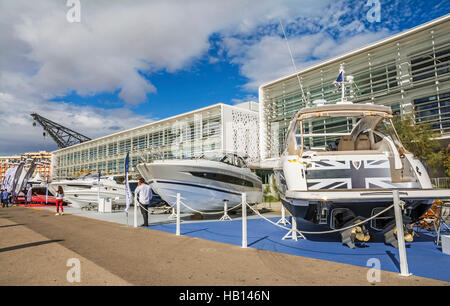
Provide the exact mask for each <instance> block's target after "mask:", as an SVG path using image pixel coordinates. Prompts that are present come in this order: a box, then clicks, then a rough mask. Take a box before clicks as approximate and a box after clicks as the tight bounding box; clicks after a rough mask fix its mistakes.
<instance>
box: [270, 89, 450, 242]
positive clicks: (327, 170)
mask: <svg viewBox="0 0 450 306" xmlns="http://www.w3.org/2000/svg"><path fill="white" fill-rule="evenodd" d="M342 86H344V84H342ZM392 118H393V115H392V110H391V108H390V107H387V106H383V105H374V104H354V103H352V102H351V101H347V100H346V99H345V97H344V90H343V94H342V100H341V101H339V102H337V103H336V104H325V103H324V101H320V104H316V105H315V106H313V107H306V108H303V109H301V110H300V111H298V113H297V114H296V115H295V117H294V118H293V120H292V121H291V123H290V126H289V129H288V133H287V138H286V146H285V151H284V153H283V154H282V156H281V158H280V163H279V166H278V167H277V168H276V169H275V173H276V176H275V178H276V182H277V185H278V189H279V190H280V193H281V199H282V203H283V205H284V206H285V207H286V208H287V209H288V210H289V211H290V212H291V214H292V215H293V216H294V217H295V218H297V224H298V229H299V230H301V229H302V224H303V225H306V226H311V225H314V226H313V228H314V227H316V226H315V225H318V226H317V227H316V228H317V229H318V230H319V228H321V229H324V228H327V229H330V228H331V229H339V228H344V227H347V226H351V225H353V224H356V223H358V222H359V221H362V220H364V219H366V218H369V217H371V216H374V215H376V214H378V213H380V212H381V211H382V210H383V209H385V208H386V207H388V206H390V205H392V203H393V190H398V191H399V194H400V198H401V200H402V201H404V203H405V206H404V210H403V212H404V223H405V224H409V223H412V222H415V221H416V220H417V219H418V218H419V217H420V216H422V215H423V214H424V212H425V211H427V210H428V208H429V207H430V205H431V203H432V202H433V201H434V200H436V199H443V198H450V190H435V189H433V186H432V184H431V181H430V178H429V176H428V173H427V170H426V169H425V167H424V165H423V164H422V162H421V161H420V160H419V159H417V158H416V157H415V156H414V155H413V154H411V153H410V152H408V150H406V149H405V147H404V146H403V145H402V143H401V142H400V139H399V137H398V134H397V132H396V130H395V127H394V124H393V122H392ZM339 125H341V126H345V127H346V128H344V129H346V131H342V130H340V131H339V133H338V132H334V131H333V130H336V128H334V127H335V126H339ZM327 126H328V127H327ZM405 228H406V227H405ZM372 231H382V232H383V233H384V235H385V238H386V242H390V241H388V237H393V235H392V234H394V236H395V235H396V228H395V221H394V213H393V210H389V211H387V212H386V213H383V214H382V215H381V216H380V217H377V218H375V219H373V220H371V222H370V223H369V224H365V225H363V226H359V227H356V228H354V229H353V230H352V232H347V234H348V235H353V236H352V239H351V241H350V239H349V237H345V236H344V235H343V234H342V233H341V238H342V241H343V243H346V244H347V245H349V246H350V247H353V246H354V244H353V242H354V241H355V240H356V241H358V240H360V241H368V240H369V239H370V232H372ZM413 235H414V233H413V232H412V231H411V230H410V229H409V227H408V228H406V230H405V239H406V240H407V241H412V239H413ZM355 237H356V238H355ZM395 241H396V240H395ZM390 243H392V242H390ZM392 244H393V245H395V243H392Z"/></svg>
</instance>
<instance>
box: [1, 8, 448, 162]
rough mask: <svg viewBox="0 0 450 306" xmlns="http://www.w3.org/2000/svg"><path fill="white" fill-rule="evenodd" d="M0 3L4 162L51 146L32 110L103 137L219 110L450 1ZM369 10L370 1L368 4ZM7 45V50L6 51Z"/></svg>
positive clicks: (432, 14) (436, 12) (440, 11)
mask: <svg viewBox="0 0 450 306" xmlns="http://www.w3.org/2000/svg"><path fill="white" fill-rule="evenodd" d="M64 2H65V1H56V0H54V1H53V0H47V1H43V2H42V4H41V5H39V6H36V5H33V4H30V2H29V1H22V0H20V1H12V0H11V1H7V0H5V1H0V44H1V45H0V46H2V47H3V50H4V52H2V53H1V54H0V109H1V110H0V116H2V114H3V116H2V117H3V118H7V119H6V120H2V121H0V155H9V154H14V153H22V152H25V151H34V150H39V149H45V150H54V149H56V145H55V144H54V143H53V141H51V140H50V139H42V136H41V133H42V130H39V129H36V128H35V129H32V128H31V123H32V120H31V117H30V116H29V113H30V112H31V111H36V112H38V113H40V114H42V115H44V116H46V117H48V118H49V119H51V120H54V121H56V122H60V123H62V124H66V125H67V126H69V127H71V128H73V129H75V130H77V131H80V132H82V133H84V134H85V135H87V136H90V137H93V138H94V137H99V136H103V135H106V134H109V133H112V132H117V131H118V130H122V129H127V128H131V127H133V126H137V125H140V124H144V123H147V122H150V121H152V120H157V119H162V118H165V117H169V116H173V115H177V114H180V113H183V112H186V111H190V110H193V109H196V108H200V107H204V106H208V105H211V104H214V103H218V102H222V103H227V104H234V103H237V102H239V101H246V100H257V88H258V86H259V85H261V84H262V83H264V82H267V81H270V80H272V79H275V78H279V77H281V76H283V75H286V74H290V73H292V72H293V68H292V65H291V62H290V58H289V54H288V51H287V47H286V44H285V41H284V40H283V37H282V32H281V29H280V26H279V23H278V21H279V20H282V22H283V24H284V26H285V28H286V31H287V33H288V38H289V41H290V44H291V47H292V50H293V53H294V58H295V62H296V65H297V67H298V68H299V69H302V68H305V67H308V66H310V65H312V64H315V63H317V62H320V61H323V60H326V59H328V58H330V57H334V56H338V55H340V54H342V53H345V52H348V51H350V50H353V49H356V48H359V47H361V46H363V45H366V44H369V43H372V42H374V41H377V40H380V39H383V38H385V37H388V36H391V35H393V34H396V33H399V32H401V31H404V30H407V29H409V28H412V27H414V26H417V25H420V24H422V23H425V22H427V21H430V20H432V19H435V18H438V17H441V16H443V15H445V14H448V13H449V11H450V0H446V1H438V0H427V1H424V0H420V1H419V0H415V1H405V0H379V3H380V4H381V15H380V16H381V21H380V22H369V21H368V19H367V12H368V10H369V9H370V8H371V7H373V6H374V2H376V1H371V0H345V1H344V0H340V1H331V0H330V1H329V0H316V1H312V0H280V1H269V0H258V1H257V0H247V1H244V0H241V1H237V0H229V1H225V0H211V1H206V0H190V1H178V0H168V1H162V0H153V1H143V0H142V1H141V0H135V1H126V2H125V1H115V0H110V1H106V0H99V1H95V2H89V1H86V0H80V3H81V10H80V12H81V14H80V17H81V20H80V22H79V23H69V22H68V21H67V18H66V13H67V11H68V10H69V9H70V8H69V7H67V6H66V5H65V3H64ZM368 3H369V4H370V5H366V4H368ZM5 46H6V48H5Z"/></svg>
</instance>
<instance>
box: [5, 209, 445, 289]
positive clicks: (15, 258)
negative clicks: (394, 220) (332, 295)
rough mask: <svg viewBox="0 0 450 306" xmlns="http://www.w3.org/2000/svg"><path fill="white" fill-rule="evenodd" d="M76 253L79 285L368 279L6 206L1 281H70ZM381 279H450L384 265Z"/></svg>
mask: <svg viewBox="0 0 450 306" xmlns="http://www.w3.org/2000/svg"><path fill="white" fill-rule="evenodd" d="M166 216H167V215H166ZM70 258H78V259H79V260H80V262H81V283H79V284H80V285H128V284H132V285H196V286H202V285H253V286H260V285H370V284H369V283H368V282H367V272H368V268H364V267H357V266H352V265H347V264H342V263H334V262H329V261H324V260H318V259H311V258H305V257H299V256H293V255H288V254H281V253H277V252H271V251H263V250H257V249H252V248H248V249H242V248H240V247H239V246H234V245H229V244H224V243H219V242H214V241H207V240H203V239H198V238H195V237H187V236H175V235H173V234H170V233H166V232H161V231H156V230H151V229H145V228H133V227H125V226H124V225H121V224H117V223H113V222H105V221H100V220H96V219H92V218H86V217H80V216H77V215H70V214H66V215H64V216H55V215H54V212H50V211H46V210H38V209H32V208H22V207H13V208H8V209H0V262H1V263H2V269H0V285H71V284H72V283H69V282H68V281H67V279H66V274H67V271H68V270H69V269H70V267H67V266H66V265H67V260H68V259H70ZM74 284H76V283H74ZM377 285H408V286H410V285H448V283H446V282H442V281H437V280H432V279H427V278H420V277H415V276H413V277H409V278H403V277H400V276H399V275H398V274H397V273H393V272H384V271H383V272H381V283H377Z"/></svg>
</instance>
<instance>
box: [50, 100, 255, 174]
mask: <svg viewBox="0 0 450 306" xmlns="http://www.w3.org/2000/svg"><path fill="white" fill-rule="evenodd" d="M258 120H259V116H258V106H257V103H255V102H246V103H242V104H238V105H234V106H231V105H226V104H222V103H218V104H214V105H211V106H208V107H205V108H201V109H198V110H194V111H191V112H188V113H184V114H180V115H177V116H173V117H170V118H167V119H163V120H159V121H156V122H151V123H149V124H146V125H143V126H140V127H136V128H133V129H129V130H126V131H122V132H118V133H115V134H112V135H108V136H104V137H100V138H98V139H94V140H90V141H87V142H83V143H81V144H77V145H74V146H71V147H68V148H64V149H60V150H57V151H54V152H52V163H51V174H52V178H53V179H55V178H70V177H76V176H77V175H79V174H80V173H85V172H90V173H98V172H101V173H102V175H105V174H108V175H123V174H124V165H125V162H124V161H125V157H126V154H127V152H130V163H131V165H130V168H131V174H132V175H133V174H137V172H136V170H135V166H136V165H137V164H138V163H140V162H144V161H146V162H148V161H150V160H155V159H170V158H184V157H188V156H193V155H197V154H200V153H202V152H207V151H212V150H226V151H230V152H237V153H245V154H247V155H248V156H249V160H250V161H256V160H258V159H259V151H260V149H259V137H258V135H259V133H258V132H259V125H258Z"/></svg>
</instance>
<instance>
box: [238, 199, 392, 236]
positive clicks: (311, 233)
mask: <svg viewBox="0 0 450 306" xmlns="http://www.w3.org/2000/svg"><path fill="white" fill-rule="evenodd" d="M245 204H247V206H248V207H250V209H251V210H252V211H253V212H254V213H256V214H257V215H258V216H260V217H261V218H263V219H264V220H266V221H268V222H270V223H272V224H273V225H276V226H278V227H280V228H283V229H285V230H288V231H291V230H293V229H292V228H287V227H285V226H282V225H279V224H277V223H275V222H273V221H272V220H269V219H268V218H266V217H264V216H263V215H261V214H260V213H259V211H257V210H255V209H254V208H253V207H251V206H250V205H249V204H248V203H245ZM393 207H394V204H392V205H391V206H389V207H387V208H385V209H383V210H382V211H380V212H379V213H377V214H376V215H373V216H372V217H370V218H367V219H365V220H363V221H361V222H358V223H356V224H353V225H350V226H347V227H344V228H339V229H335V230H330V231H321V232H306V231H299V230H298V229H294V230H295V231H296V232H297V233H299V234H310V235H320V234H330V233H336V232H342V231H345V230H347V229H350V228H352V227H355V226H359V225H361V224H364V223H366V222H369V221H370V220H372V219H374V218H376V217H378V216H379V215H382V214H383V213H385V212H386V211H388V210H389V209H391V208H393Z"/></svg>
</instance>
